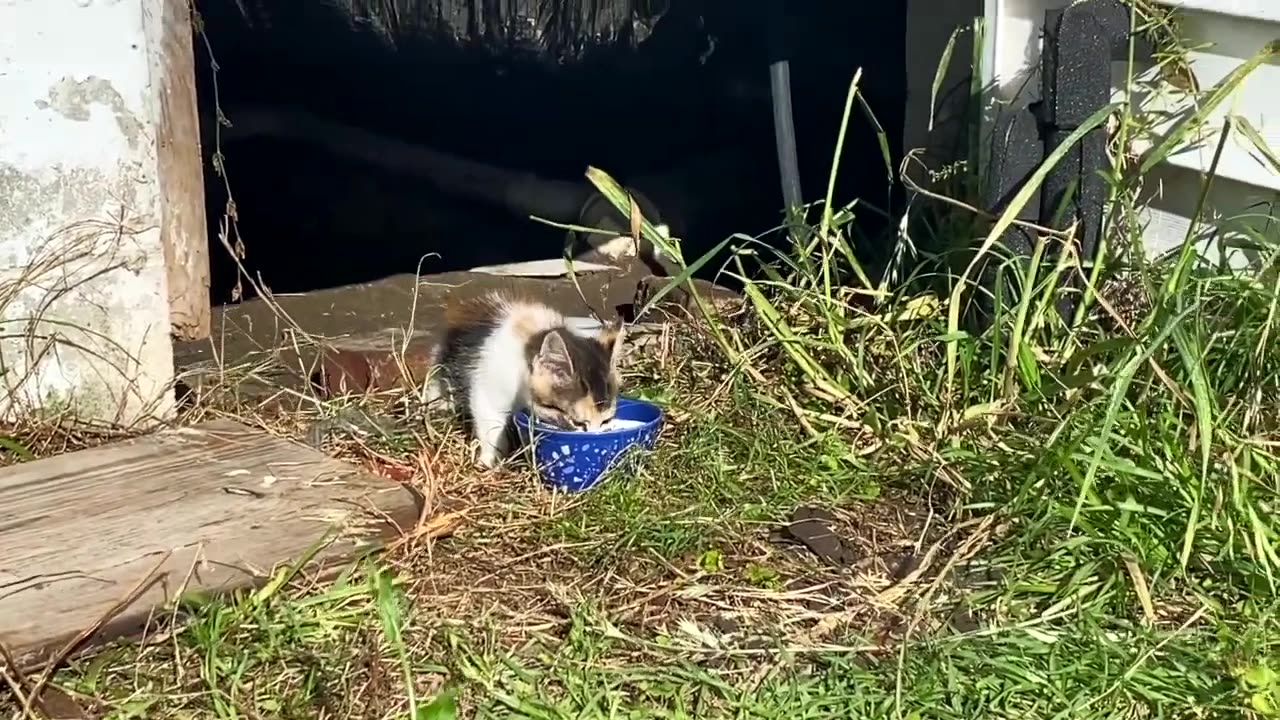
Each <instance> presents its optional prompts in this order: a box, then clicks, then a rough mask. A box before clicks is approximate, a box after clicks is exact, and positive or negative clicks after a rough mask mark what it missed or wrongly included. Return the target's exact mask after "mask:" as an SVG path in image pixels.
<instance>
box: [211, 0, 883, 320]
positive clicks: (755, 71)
mask: <svg viewBox="0 0 1280 720" xmlns="http://www.w3.org/2000/svg"><path fill="white" fill-rule="evenodd" d="M450 1H451V0H446V2H450ZM460 1H461V0H459V2H460ZM634 1H636V2H640V1H641V0H634ZM428 2H430V3H431V4H432V5H433V6H436V7H439V6H442V5H443V4H444V3H442V2H440V0H421V3H423V4H427V3H428ZM772 2H774V0H768V1H767V2H766V0H736V1H735V0H670V7H669V8H668V9H667V11H666V13H665V14H664V15H663V16H662V19H661V20H659V21H658V22H657V23H656V24H655V25H654V26H653V27H652V32H651V34H649V36H648V37H647V39H645V40H644V41H643V42H640V43H638V44H635V47H634V48H632V47H629V46H628V44H627V43H621V44H620V45H619V46H616V47H609V46H600V47H598V48H596V49H592V50H588V51H587V52H585V53H584V55H583V56H581V57H576V56H575V57H574V58H572V59H571V61H568V62H557V61H555V60H554V59H548V58H547V57H546V56H545V55H544V56H541V57H538V56H534V55H532V54H530V53H521V52H519V51H518V49H516V50H511V49H510V48H508V49H507V50H504V51H495V50H494V49H493V48H494V47H495V44H494V43H493V42H489V41H488V40H487V39H484V38H482V39H481V40H480V41H474V42H468V41H458V42H453V41H450V42H445V41H443V40H441V39H440V38H441V37H443V36H444V34H447V33H444V34H442V33H439V32H437V33H432V32H422V33H417V34H414V33H408V32H399V33H398V34H396V35H395V37H394V38H393V40H394V41H389V40H388V37H389V36H388V34H387V32H386V31H385V29H384V30H381V31H380V30H379V29H378V28H370V27H369V26H368V25H367V24H365V23H361V22H360V19H361V18H360V17H359V14H358V12H356V11H355V10H353V8H352V5H353V4H355V3H351V2H347V3H345V7H339V5H340V3H337V2H335V3H327V2H326V3H320V2H315V0H276V1H275V2H268V1H267V0H258V2H256V3H254V2H246V1H245V0H199V1H198V3H197V10H198V12H199V14H200V22H199V23H197V27H198V28H200V29H202V30H203V32H204V36H203V37H201V36H200V34H199V33H200V30H197V37H196V39H195V43H196V53H195V55H196V60H197V87H198V93H199V104H200V115H201V119H202V125H203V126H204V127H203V129H202V134H203V135H204V137H205V138H206V140H205V147H204V154H205V168H206V188H207V194H208V217H209V221H210V242H211V243H212V245H213V247H212V248H211V253H210V260H211V265H212V268H211V269H212V287H211V300H212V302H213V303H214V304H215V305H219V304H223V303H226V302H228V301H230V300H231V299H232V298H231V293H232V288H233V287H234V285H235V280H236V271H235V266H234V264H233V262H232V261H231V258H230V256H229V254H228V252H227V251H226V250H225V249H224V248H223V246H222V244H221V242H220V241H219V239H218V226H219V223H220V222H221V221H222V219H223V217H224V211H225V207H226V193H225V191H224V182H223V179H222V178H221V177H219V176H218V175H216V174H215V173H214V172H213V163H212V156H213V153H214V152H215V151H216V150H218V149H220V150H221V152H222V153H223V156H224V162H225V166H226V168H227V171H228V177H229V180H230V187H231V191H232V194H233V195H234V198H235V207H236V214H237V218H238V226H239V231H240V234H241V237H242V238H243V242H244V245H245V248H246V256H245V259H244V264H245V266H246V267H247V269H248V270H249V271H250V272H251V273H257V274H261V276H262V278H263V280H264V281H265V284H266V285H267V287H269V288H271V289H272V290H273V291H274V292H277V293H281V292H304V291H308V290H316V289H321V288H326V287H335V286H340V285H346V284H352V283H358V282H367V281H372V280H376V279H379V278H382V277H386V276H389V275H394V274H400V273H411V272H414V271H415V270H417V269H418V267H419V262H420V261H421V259H422V258H423V256H424V255H428V254H431V255H432V257H430V258H428V259H427V260H425V261H422V266H421V269H422V271H423V272H426V273H434V272H444V271H451V270H460V269H466V268H468V267H474V266H477V265H482V264H492V263H500V262H513V261H518V260H528V259H537V258H546V257H553V256H557V255H559V253H560V251H561V248H562V246H563V239H564V234H563V232H562V231H560V230H557V229H555V228H550V227H546V226H543V225H540V224H538V223H535V222H533V221H531V220H529V219H528V218H527V217H519V216H517V215H515V214H512V213H509V212H504V211H503V210H502V209H501V208H498V207H495V206H494V204H493V203H489V202H484V201H478V200H474V199H470V200H469V199H463V198H459V197H457V196H456V195H452V194H442V193H441V192H439V190H438V189H437V188H436V187H434V186H432V185H431V184H430V183H427V182H424V181H423V180H422V179H421V178H420V177H415V176H414V175H413V174H412V173H404V172H400V171H394V170H388V169H387V167H386V164H380V163H370V162H361V161H356V160H352V159H349V158H344V157H340V156H339V155H338V154H335V153H333V152H329V151H326V149H324V148H323V147H320V146H318V145H317V143H315V142H314V141H307V140H305V139H303V138H295V139H290V138H289V137H288V130H287V128H286V130H285V131H284V132H278V133H276V134H274V135H270V136H262V137H258V138H255V139H246V140H238V141H234V142H226V143H224V144H223V145H222V146H221V147H220V148H219V147H218V146H216V145H215V143H213V142H212V141H211V138H212V137H213V136H212V134H211V133H210V126H211V125H212V120H213V118H216V117H218V115H219V113H220V112H221V113H222V114H223V115H225V117H226V119H227V120H228V121H229V122H230V123H232V125H234V124H235V123H236V121H237V108H248V107H256V108H263V107H267V108H278V109H288V110H289V111H290V112H295V111H301V112H304V113H307V114H309V115H311V116H315V117H320V118H323V119H325V120H326V121H330V122H335V123H340V124H343V125H346V126H350V127H355V128H359V129H360V130H362V131H365V132H368V133H372V134H374V135H377V136H379V137H384V138H389V139H393V140H395V141H400V142H405V143H409V144H411V145H417V146H423V147H427V148H430V149H432V150H435V151H437V152H441V153H447V154H449V155H451V156H456V157H459V158H464V159H466V160H467V161H471V162H479V163H484V164H486V165H489V166H493V167H497V168H505V169H508V170H510V171H512V172H514V173H532V174H536V175H537V176H539V177H541V178H548V179H552V180H561V181H577V182H582V183H583V184H584V186H585V181H584V180H583V179H582V176H583V171H584V170H585V168H586V167H587V166H588V165H594V166H596V167H599V168H601V169H603V170H605V171H607V172H609V173H610V174H612V175H614V176H615V177H617V178H618V179H619V180H622V181H624V182H628V183H633V184H634V185H635V186H636V187H640V188H641V189H642V190H644V191H645V192H646V193H649V195H650V199H652V200H653V201H654V202H655V204H657V205H658V207H659V208H660V209H662V210H663V212H664V213H668V214H671V215H673V216H674V217H673V220H674V222H673V224H681V225H682V227H681V228H680V229H681V231H682V232H681V235H682V237H683V238H684V241H685V254H686V256H687V257H690V258H693V257H697V256H698V255H701V254H702V252H704V251H705V250H707V249H708V248H710V247H712V246H713V245H715V244H716V243H717V242H719V241H720V240H721V239H723V238H724V237H725V236H727V235H729V234H731V233H734V232H741V233H746V234H749V235H756V234H759V233H762V232H764V231H767V230H769V229H770V228H773V227H776V226H777V225H778V224H779V223H780V222H781V218H782V214H781V208H782V205H783V202H782V197H781V191H780V183H779V175H778V166H777V154H776V150H775V144H774V126H773V117H772V109H771V99H770V93H769V74H768V62H769V58H770V54H769V52H768V51H767V50H766V48H767V47H768V46H769V44H770V42H771V32H770V31H771V29H776V27H778V25H777V20H776V18H777V17H779V15H777V14H776V13H777V12H778V11H779V10H781V11H782V15H781V17H783V18H785V22H783V23H782V24H781V27H782V28H783V29H784V32H783V33H782V34H781V36H780V37H781V38H782V39H783V40H782V47H783V48H784V49H785V50H786V54H787V56H788V57H789V59H790V61H791V74H792V95H793V103H794V115H795V126H796V137H797V145H798V154H799V167H800V169H801V175H802V177H801V179H802V185H803V188H804V191H805V199H806V200H807V201H812V200H815V199H818V198H820V197H821V195H822V193H823V192H824V191H825V187H826V177H827V173H828V170H829V166H830V163H831V156H832V151H833V147H834V145H833V143H834V141H835V138H836V132H837V129H838V125H839V121H840V117H841V112H842V106H843V102H844V97H845V92H846V89H847V87H848V82H849V80H850V78H851V76H852V74H853V72H854V70H855V69H856V68H858V67H862V68H863V78H864V79H863V83H862V89H863V91H864V93H865V95H866V97H867V98H868V101H869V102H870V103H871V105H872V106H873V107H874V108H875V110H876V112H877V114H878V117H879V120H880V122H881V124H882V126H883V127H884V128H885V129H886V130H887V131H888V132H889V135H890V137H889V146H890V147H898V146H899V145H900V143H899V142H898V138H897V135H898V129H899V128H900V127H901V124H902V123H901V114H902V108H903V104H904V97H903V92H904V90H903V87H904V73H905V71H904V68H903V63H902V57H903V45H904V28H905V12H904V9H903V8H901V7H892V8H888V7H887V6H888V5H898V4H892V3H888V4H883V5H882V4H878V3H817V2H813V1H812V0H809V1H807V2H799V1H796V2H791V3H790V4H789V5H787V6H785V7H782V8H780V7H779V6H777V5H772V4H770V3H772ZM398 4H404V3H403V2H400V3H398ZM534 4H536V3H534ZM777 37H779V36H776V35H775V36H772V42H773V43H774V44H773V47H775V48H776V47H777V40H776V38H777ZM206 39H207V40H208V46H206V42H205V41H206ZM210 49H211V50H212V58H213V60H214V61H215V62H216V66H217V73H216V81H217V102H216V103H215V100H214V98H215V94H214V78H215V74H214V72H213V64H212V63H211V61H210V52H209V50H210ZM229 134H230V133H229ZM393 160H394V159H393ZM841 163H842V171H841V174H840V186H839V187H838V188H837V198H838V199H841V200H845V201H847V200H850V199H852V198H855V197H857V198H862V199H863V200H864V201H865V202H867V203H870V204H872V205H876V206H879V207H886V205H887V203H888V200H887V198H888V195H889V187H888V182H887V180H886V173H885V171H884V162H883V159H882V158H881V155H880V148H879V144H878V143H877V141H876V138H875V136H874V132H873V130H872V129H871V127H870V124H869V123H867V122H866V121H865V120H864V119H863V118H862V117H861V116H860V115H859V114H857V113H855V117H854V122H853V126H852V127H851V128H850V136H849V139H848V140H847V141H846V146H845V152H844V157H843V158H842V159H841ZM389 164H394V163H389ZM651 188H656V190H654V191H651ZM860 218H861V219H862V220H864V221H866V223H865V226H864V228H863V229H864V231H865V233H866V234H867V235H870V236H874V235H875V234H876V231H877V229H878V228H877V225H878V222H879V218H877V217H875V216H874V215H873V214H870V213H865V212H864V213H862V215H861V216H860ZM778 237H779V239H780V236H778ZM869 249H870V250H872V251H873V252H874V250H875V248H874V247H873V248H869ZM716 266H718V263H712V264H710V265H709V266H708V271H710V270H711V269H712V268H714V267H716ZM704 274H706V273H705V272H704ZM246 290H248V288H246Z"/></svg>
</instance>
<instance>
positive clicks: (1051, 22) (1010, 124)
mask: <svg viewBox="0 0 1280 720" xmlns="http://www.w3.org/2000/svg"><path fill="white" fill-rule="evenodd" d="M1129 12H1130V10H1129V8H1128V6H1127V5H1126V4H1125V3H1123V2H1122V1H1121V0H1086V1H1085V2H1080V3H1076V4H1074V5H1072V6H1071V7H1068V8H1065V9H1058V10H1049V11H1046V12H1045V20H1044V44H1043V52H1042V54H1041V63H1040V83H1041V100H1040V101H1039V102H1036V103H1032V104H1031V105H1029V106H1028V107H1027V108H1026V109H1024V110H1022V111H1019V112H1013V113H1009V114H1007V115H1005V116H1004V117H1002V118H1000V119H999V120H998V121H997V123H996V127H995V130H996V136H995V138H994V142H993V143H992V152H991V166H990V168H989V172H990V175H989V182H988V191H987V197H986V198H985V200H986V202H987V206H988V209H989V210H990V211H991V212H993V213H1000V212H1003V211H1004V210H1005V208H1007V207H1008V203H1009V202H1010V200H1012V198H1013V196H1014V195H1015V194H1016V193H1017V192H1018V191H1019V190H1020V189H1021V188H1022V187H1024V186H1025V183H1026V181H1027V179H1028V178H1029V177H1030V175H1031V174H1032V173H1033V172H1035V170H1036V168H1037V167H1039V166H1040V164H1041V163H1042V162H1043V161H1044V159H1045V158H1047V157H1049V155H1050V154H1052V153H1053V152H1054V151H1055V150H1057V149H1058V147H1059V146H1060V145H1061V144H1062V143H1063V142H1065V141H1066V139H1067V137H1068V136H1070V135H1071V133H1073V132H1075V131H1076V130H1077V129H1078V128H1079V127H1080V126H1081V125H1082V124H1083V123H1084V122H1085V121H1086V120H1087V119H1088V118H1089V117H1090V116H1092V115H1093V114H1094V113H1095V112H1097V111H1098V109H1099V108H1102V107H1104V106H1106V104H1107V103H1108V102H1109V101H1110V99H1111V62H1112V58H1113V56H1114V53H1115V51H1116V50H1117V48H1119V47H1122V46H1123V43H1124V42H1125V41H1126V40H1127V39H1128V37H1129ZM1106 148H1107V129H1106V127H1105V126H1104V127H1097V128H1094V129H1093V130H1090V131H1089V132H1088V133H1086V134H1085V135H1084V137H1083V138H1082V139H1081V140H1080V141H1079V142H1078V143H1077V144H1076V145H1075V146H1073V147H1072V148H1070V149H1069V150H1068V151H1067V154H1066V156H1065V157H1063V158H1062V160H1060V161H1059V162H1058V163H1057V164H1056V165H1055V166H1054V168H1053V169H1052V170H1050V171H1049V174H1048V175H1047V176H1046V177H1045V181H1044V183H1043V185H1041V187H1040V188H1039V189H1038V191H1037V193H1036V196H1035V197H1034V198H1033V200H1032V202H1030V203H1028V204H1027V205H1026V207H1024V208H1023V210H1022V212H1020V213H1019V215H1018V219H1019V220H1023V221H1026V222H1035V223H1037V224H1039V225H1041V226H1044V227H1052V228H1055V229H1065V228H1067V227H1069V226H1070V225H1071V224H1072V223H1073V222H1075V223H1078V225H1077V231H1078V232H1077V237H1078V238H1079V240H1080V254H1081V257H1082V258H1086V259H1092V258H1093V257H1094V255H1095V254H1096V252H1097V248H1098V241H1099V239H1100V233H1101V231H1102V214H1103V210H1104V208H1103V205H1104V203H1105V201H1106V197H1107V186H1106V180H1105V179H1104V178H1103V177H1102V174H1101V173H1102V171H1103V170H1104V169H1105V168H1106V167H1107V154H1106ZM1034 240H1035V238H1033V237H1032V236H1031V233H1030V232H1029V231H1028V230H1026V229H1023V228H1019V227H1013V228H1010V229H1009V230H1007V231H1006V232H1005V234H1004V235H1003V236H1002V237H1001V241H1002V242H1003V243H1005V247H1007V248H1009V249H1010V250H1012V251H1014V252H1017V253H1019V254H1022V255H1029V254H1030V252H1031V249H1032V245H1033V243H1034ZM1078 280H1079V278H1074V279H1070V280H1069V281H1070V282H1072V283H1073V284H1074V283H1075V282H1077V281H1078ZM1074 308H1075V303H1074V301H1070V300H1066V299H1064V301H1063V302H1062V303H1060V304H1059V306H1058V309H1059V311H1060V312H1062V313H1064V315H1069V314H1070V313H1072V312H1073V311H1074Z"/></svg>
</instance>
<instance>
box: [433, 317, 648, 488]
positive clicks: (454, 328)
mask: <svg viewBox="0 0 1280 720" xmlns="http://www.w3.org/2000/svg"><path fill="white" fill-rule="evenodd" d="M624 335H625V332H624V330H623V327H622V325H621V323H613V324H609V325H607V326H606V327H605V328H604V329H603V330H602V331H601V332H600V334H599V336H598V337H595V338H588V337H583V336H580V335H578V334H576V333H574V332H573V331H571V330H570V329H569V328H567V327H566V326H565V319H564V316H563V315H561V314H560V313H559V312H557V311H556V310H555V309H553V308H551V307H548V306H547V305H546V304H544V303H541V302H538V301H536V300H530V299H524V298H519V297H516V296H514V295H511V294H508V293H501V292H492V293H489V294H487V295H485V296H483V297H480V298H474V299H469V300H465V301H461V302H458V303H454V304H451V305H450V306H449V307H448V308H447V309H446V313H445V331H444V334H443V338H442V340H441V342H440V343H439V345H437V347H436V352H435V354H434V357H433V362H432V365H433V368H434V370H433V373H432V381H431V386H430V388H429V396H428V397H429V400H445V401H447V402H448V403H450V404H451V405H452V406H453V407H454V408H456V409H458V410H464V411H465V413H466V414H467V415H468V417H469V420H470V423H471V427H472V431H473V432H474V434H475V436H476V439H477V440H479V442H480V456H479V461H480V464H481V465H483V466H485V467H493V466H495V465H496V464H497V463H498V462H499V461H500V460H501V459H502V458H503V457H504V456H505V455H506V453H507V448H508V435H507V432H508V423H509V421H510V419H511V415H512V413H513V412H515V411H516V410H518V409H520V408H528V410H529V412H530V414H531V415H533V416H534V417H536V418H538V419H539V420H540V421H542V422H545V423H549V424H552V425H556V426H559V427H565V428H581V429H584V430H597V429H599V428H600V427H601V426H602V425H604V424H605V423H607V422H608V421H610V420H612V419H613V416H614V413H615V412H616V410H617V399H618V388H619V385H620V384H621V378H620V376H619V373H618V359H619V357H620V356H621V352H622V343H623V341H624Z"/></svg>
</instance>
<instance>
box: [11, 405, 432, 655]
mask: <svg viewBox="0 0 1280 720" xmlns="http://www.w3.org/2000/svg"><path fill="white" fill-rule="evenodd" d="M0 509H2V511H3V513H2V514H0V643H3V644H4V646H5V647H6V648H7V649H8V650H9V651H10V652H11V653H13V654H14V656H15V657H17V658H18V661H19V664H21V665H23V666H24V667H27V668H32V667H35V666H36V665H38V664H40V663H42V662H43V661H44V659H46V658H48V657H51V656H53V655H55V654H56V653H57V652H58V651H59V650H60V649H61V648H62V647H63V645H65V644H66V643H67V642H68V641H70V640H72V639H73V638H75V637H76V635H77V634H79V633H80V632H82V631H84V630H87V629H90V628H92V627H93V626H94V625H95V624H96V623H98V622H100V621H101V619H102V618H103V617H104V616H105V615H107V614H108V613H109V612H110V611H111V610H112V608H113V607H115V606H116V605H118V604H120V603H121V602H122V601H124V600H126V599H127V598H128V597H129V596H130V593H131V592H132V591H135V590H136V589H137V588H138V587H139V585H140V584H142V583H144V581H146V587H145V589H144V590H142V591H141V592H140V593H138V594H137V596H136V598H135V599H134V600H133V601H132V602H131V603H129V605H128V607H126V608H125V609H123V610H122V611H120V612H119V613H118V614H117V615H116V616H115V617H114V618H113V619H111V620H110V621H108V622H107V623H105V624H104V625H103V627H102V628H100V629H99V630H98V631H97V632H96V633H95V634H94V636H93V637H91V638H89V639H88V641H87V642H88V643H91V644H92V643H101V642H105V641H107V640H110V639H113V638H118V637H121V636H127V635H131V634H134V633H137V632H140V631H141V630H142V629H143V627H144V626H145V624H146V622H147V620H148V618H149V617H150V616H151V614H152V612H153V611H155V610H156V609H158V608H160V607H162V606H164V605H165V604H167V603H168V602H170V601H171V600H174V599H175V597H176V596H177V595H180V594H182V593H185V592H193V591H202V592H225V591H228V590H232V589H235V588H238V587H246V586H252V585H255V584H258V583H260V582H262V580H264V579H265V578H266V577H267V576H269V575H270V573H271V572H272V570H273V568H274V567H275V566H278V565H280V564H282V563H290V562H294V561H296V560H297V559H299V558H300V557H301V556H302V555H303V554H304V553H305V552H306V551H307V550H308V549H310V548H311V547H312V546H313V545H314V544H315V543H316V542H317V541H318V540H320V539H321V538H322V537H324V536H325V534H326V533H327V532H329V531H330V530H332V529H333V528H335V527H336V528H337V529H338V531H339V536H338V540H337V541H335V542H333V543H332V544H330V545H329V546H328V547H327V548H326V549H325V550H324V551H322V553H321V555H320V556H319V557H317V559H316V562H317V563H322V564H323V565H325V566H332V565H334V564H336V563H339V562H341V561H343V560H345V559H348V558H351V557H353V556H354V555H356V554H357V553H359V552H363V551H364V550H366V549H368V548H369V547H370V546H372V545H375V544H376V543H377V542H378V541H379V540H380V539H381V538H385V537H387V536H389V535H391V534H394V533H396V532H397V531H398V530H400V529H405V530H407V529H411V528H412V526H413V525H414V523H415V522H416V521H417V519H418V514H419V511H420V502H419V499H418V497H417V496H416V494H415V493H413V492H412V491H410V490H409V489H407V488H405V487H403V486H401V485H400V484H398V483H396V482H394V481H391V480H388V479H385V478H381V477H378V476H376V475H373V474H372V473H368V472H365V471H363V470H360V469H358V468H356V467H354V466H352V465H349V464H347V463H344V462H341V461H339V460H335V459H333V458H330V457H328V456H326V455H324V454H323V453H320V452H318V451H316V450H314V449H312V448H309V447H307V446H305V445H302V444H300V443H295V442H292V441H289V440H284V439H281V438H277V437H273V436H271V435H269V434H267V433H265V432H262V431H260V430H254V429H251V428H248V427H246V426H244V425H241V424H239V423H236V422H232V421H229V420H217V421H213V422H207V423H202V424H200V425H196V426H193V427H186V428H177V429H172V430H165V431H162V432H159V433H156V434H153V435H149V436H146V437H141V438H137V439H133V440H127V441H123V442H118V443H113V444H110V445H106V446H103V447H98V448H93V449H90V450H82V451H79V452H73V453H68V454H66V455H61V456H58V457H52V458H47V459H43V460H37V461H34V462H29V463H23V464H20V465H15V466H11V467H7V468H3V469H0ZM166 554H168V556H167V558H166ZM157 568H158V569H157ZM153 570H154V571H155V572H154V573H153ZM148 575H150V578H151V579H150V580H147V578H148Z"/></svg>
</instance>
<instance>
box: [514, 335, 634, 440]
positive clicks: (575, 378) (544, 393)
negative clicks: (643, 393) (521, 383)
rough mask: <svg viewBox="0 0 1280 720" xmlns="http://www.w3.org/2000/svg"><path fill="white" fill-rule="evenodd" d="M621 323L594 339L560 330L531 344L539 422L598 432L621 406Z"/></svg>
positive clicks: (532, 394)
mask: <svg viewBox="0 0 1280 720" xmlns="http://www.w3.org/2000/svg"><path fill="white" fill-rule="evenodd" d="M624 334H625V333H624V331H623V328H622V325H621V324H620V323H615V324H611V325H609V326H607V327H605V328H604V329H603V330H602V331H601V332H600V334H599V335H598V336H597V337H595V338H584V337H581V336H579V335H575V334H574V333H572V332H570V331H569V330H567V329H565V328H556V329H554V330H549V331H547V332H546V333H543V334H542V335H541V336H537V337H534V338H533V340H532V341H531V342H530V344H529V412H530V413H532V414H533V415H534V417H536V418H538V420H540V421H541V422H544V423H547V424H549V425H554V426H556V427H562V428H567V429H577V430H599V429H600V427H601V426H602V425H604V424H605V423H607V422H609V421H610V420H612V419H613V416H614V413H615V412H617V409H618V387H619V385H621V377H620V376H619V374H618V359H619V357H621V354H622V342H623V336H624Z"/></svg>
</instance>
